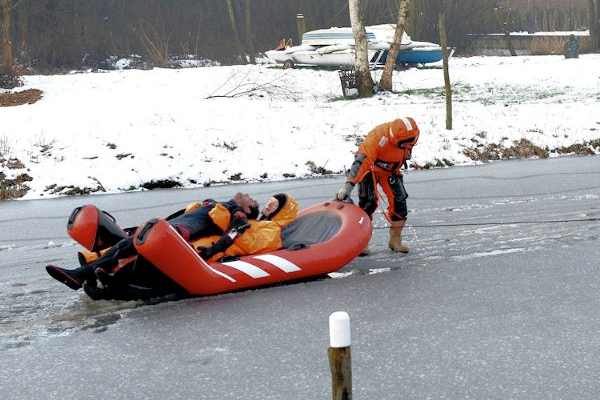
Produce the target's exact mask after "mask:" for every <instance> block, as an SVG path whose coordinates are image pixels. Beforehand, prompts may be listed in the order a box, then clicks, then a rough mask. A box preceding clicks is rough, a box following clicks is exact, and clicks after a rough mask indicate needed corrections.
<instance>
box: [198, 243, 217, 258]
mask: <svg viewBox="0 0 600 400" xmlns="http://www.w3.org/2000/svg"><path fill="white" fill-rule="evenodd" d="M196 251H198V254H200V257H202V258H203V259H205V260H209V259H211V258H212V256H214V255H215V254H216V253H215V252H214V250H213V248H212V247H203V246H200V247H197V248H196Z"/></svg>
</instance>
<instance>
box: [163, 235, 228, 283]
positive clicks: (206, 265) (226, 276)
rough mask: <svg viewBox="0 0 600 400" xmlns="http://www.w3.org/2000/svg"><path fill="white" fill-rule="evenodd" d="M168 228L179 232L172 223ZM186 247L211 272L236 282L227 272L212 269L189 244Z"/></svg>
mask: <svg viewBox="0 0 600 400" xmlns="http://www.w3.org/2000/svg"><path fill="white" fill-rule="evenodd" d="M169 228H170V229H172V230H173V232H175V233H177V235H179V232H177V231H176V230H175V228H174V227H173V226H172V225H169ZM184 248H185V249H186V251H188V252H190V253H192V254H193V255H194V257H196V258H198V259H199V260H200V262H201V263H202V265H204V267H206V268H208V269H209V270H211V271H212V272H214V273H215V274H217V275H219V276H222V277H223V278H225V279H227V280H228V281H230V282H236V280H235V279H233V278H232V277H230V276H229V275H227V274H224V273H222V272H221V271H217V270H216V269H214V268H213V267H211V266H210V265H209V264H208V263H207V262H206V261H205V260H204V259H203V258H202V257H200V256H199V255H198V253H197V252H196V250H194V248H193V247H192V246H191V245H189V243H188V246H185V247H184Z"/></svg>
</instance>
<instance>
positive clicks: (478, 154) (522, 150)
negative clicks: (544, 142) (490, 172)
mask: <svg viewBox="0 0 600 400" xmlns="http://www.w3.org/2000/svg"><path fill="white" fill-rule="evenodd" d="M463 154H464V155H465V156H467V157H469V158H470V159H471V160H473V161H480V162H488V161H493V160H508V159H511V158H517V159H518V158H548V156H549V155H550V153H549V151H548V150H547V149H544V148H541V147H539V146H536V145H535V144H533V143H532V142H531V141H529V140H527V139H521V140H519V141H516V140H515V141H514V142H513V145H512V146H510V147H506V146H503V145H500V144H497V143H490V144H488V145H487V146H477V147H469V148H466V149H464V150H463Z"/></svg>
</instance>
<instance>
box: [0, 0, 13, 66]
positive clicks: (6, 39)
mask: <svg viewBox="0 0 600 400" xmlns="http://www.w3.org/2000/svg"><path fill="white" fill-rule="evenodd" d="M0 4H1V5H2V61H3V69H4V70H6V71H11V70H12V67H13V55H12V45H11V42H10V7H11V5H10V2H9V1H8V0H1V3H0Z"/></svg>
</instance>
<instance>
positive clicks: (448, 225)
mask: <svg viewBox="0 0 600 400" xmlns="http://www.w3.org/2000/svg"><path fill="white" fill-rule="evenodd" d="M597 221H600V217H598V218H580V219H557V220H545V221H511V222H466V223H457V224H429V225H428V224H422V225H419V224H410V227H412V228H452V227H459V226H492V225H535V224H539V225H542V224H565V223H572V222H597ZM387 228H388V227H373V229H387Z"/></svg>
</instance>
